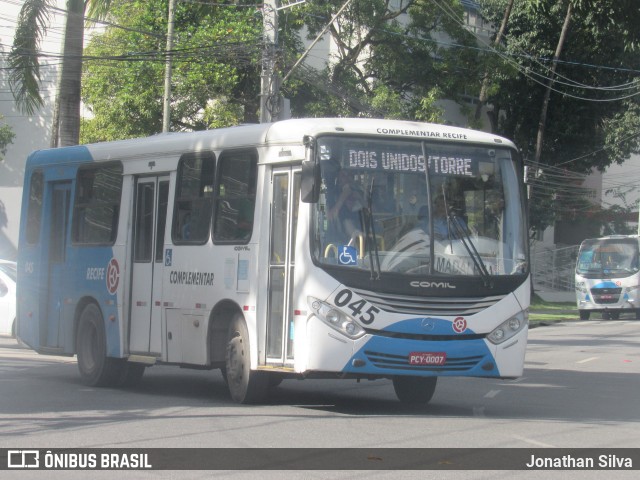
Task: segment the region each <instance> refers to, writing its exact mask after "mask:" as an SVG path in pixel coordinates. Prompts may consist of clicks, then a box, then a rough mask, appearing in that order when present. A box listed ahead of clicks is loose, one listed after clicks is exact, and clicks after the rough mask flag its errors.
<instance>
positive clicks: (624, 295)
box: [576, 235, 640, 320]
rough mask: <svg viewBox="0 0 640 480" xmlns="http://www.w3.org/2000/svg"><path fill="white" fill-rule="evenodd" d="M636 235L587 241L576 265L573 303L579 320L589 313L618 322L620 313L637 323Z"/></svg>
mask: <svg viewBox="0 0 640 480" xmlns="http://www.w3.org/2000/svg"><path fill="white" fill-rule="evenodd" d="M639 240H640V237H638V235H611V236H607V237H601V238H589V239H587V240H584V241H583V242H582V244H581V245H580V251H579V252H578V261H577V263H576V301H577V304H578V311H579V312H580V319H581V320H588V319H589V317H590V315H591V314H592V313H600V314H602V318H603V319H605V320H609V319H612V320H617V319H618V318H620V314H621V313H632V314H634V315H635V318H636V319H640V263H639V261H640V259H639V258H638V241H639Z"/></svg>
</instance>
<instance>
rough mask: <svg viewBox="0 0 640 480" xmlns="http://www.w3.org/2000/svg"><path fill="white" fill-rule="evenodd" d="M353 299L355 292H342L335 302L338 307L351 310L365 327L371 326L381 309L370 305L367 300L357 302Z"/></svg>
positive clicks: (345, 290) (338, 294) (337, 295)
mask: <svg viewBox="0 0 640 480" xmlns="http://www.w3.org/2000/svg"><path fill="white" fill-rule="evenodd" d="M352 299H353V292H352V291H351V290H347V289H346V288H345V289H344V290H340V291H339V292H338V293H337V294H336V297H335V299H334V302H335V304H336V306H337V307H340V308H342V307H345V306H346V307H347V308H348V309H349V310H351V313H352V314H353V316H354V317H357V318H358V320H360V321H361V322H362V323H364V324H365V325H370V324H372V323H373V321H374V320H375V319H376V313H379V312H380V309H379V308H377V307H374V306H373V305H369V304H368V303H367V302H366V301H365V300H355V301H353V302H352V301H351V300H352Z"/></svg>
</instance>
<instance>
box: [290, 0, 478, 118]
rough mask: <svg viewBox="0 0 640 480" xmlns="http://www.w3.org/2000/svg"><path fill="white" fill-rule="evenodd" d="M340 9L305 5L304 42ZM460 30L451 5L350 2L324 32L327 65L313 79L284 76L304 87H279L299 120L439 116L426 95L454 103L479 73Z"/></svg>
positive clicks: (412, 0)
mask: <svg viewBox="0 0 640 480" xmlns="http://www.w3.org/2000/svg"><path fill="white" fill-rule="evenodd" d="M343 4H344V1H343V0H329V1H326V2H308V3H307V4H306V6H305V7H304V8H302V9H300V15H301V18H302V20H303V22H304V23H305V25H306V27H307V31H308V37H309V39H311V38H315V37H316V36H317V35H318V33H319V32H321V31H322V29H323V28H324V27H325V26H326V25H327V24H328V23H329V21H330V20H331V18H332V17H333V16H334V14H335V13H336V12H337V11H338V10H339V9H340V7H341V6H342V5H343ZM463 25H464V22H463V8H462V6H461V4H460V2H459V1H457V0H445V1H441V2H438V5H434V3H433V2H431V1H427V0H408V1H404V2H399V3H398V2H395V3H394V2H389V1H387V0H366V1H365V0H353V1H352V2H351V3H350V4H349V6H348V7H347V8H346V9H345V11H344V12H343V14H342V15H341V16H340V17H339V18H338V19H337V20H336V21H335V22H334V23H332V24H331V26H330V28H329V30H328V33H329V35H330V36H331V39H332V41H333V42H334V44H335V45H336V47H337V48H336V52H335V54H336V57H335V58H334V59H332V62H331V63H329V64H328V65H327V67H326V69H325V70H324V71H322V72H319V73H316V74H315V75H314V74H313V73H312V72H308V71H307V72H305V71H304V69H302V71H301V72H299V73H295V72H294V75H292V78H295V79H297V80H298V81H304V82H305V83H295V82H294V81H292V82H291V83H287V84H285V85H284V90H285V92H286V93H287V95H288V96H289V97H290V98H291V102H292V110H293V111H294V113H295V114H296V115H299V116H302V115H353V116H363V115H366V116H374V117H382V116H385V117H393V118H405V119H434V118H441V117H440V114H441V111H440V109H439V108H438V107H437V105H436V103H435V101H434V96H437V98H436V100H438V99H444V98H446V99H450V100H455V101H458V102H460V103H461V104H462V103H463V100H464V93H465V87H466V85H467V84H468V83H469V78H472V79H476V80H477V79H478V78H479V76H480V75H481V74H480V72H479V70H478V63H477V61H476V56H477V53H476V50H475V49H471V48H465V47H471V46H475V39H474V38H473V36H471V35H469V33H468V32H467V31H466V30H465V29H464V26H463ZM443 39H446V40H443ZM291 63H292V62H291V61H290V60H289V61H287V64H291ZM314 77H315V78H314ZM309 83H313V84H314V88H312V89H309V87H308V84H309ZM327 92H329V93H330V94H331V96H330V97H327V95H326V93H327Z"/></svg>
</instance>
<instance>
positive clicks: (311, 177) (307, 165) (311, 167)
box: [300, 161, 320, 203]
mask: <svg viewBox="0 0 640 480" xmlns="http://www.w3.org/2000/svg"><path fill="white" fill-rule="evenodd" d="M319 199H320V165H319V164H317V163H316V162H312V161H304V162H302V178H301V179H300V201H301V202H302V203H317V202H318V200H319Z"/></svg>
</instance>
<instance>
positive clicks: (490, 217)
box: [484, 191, 504, 240]
mask: <svg viewBox="0 0 640 480" xmlns="http://www.w3.org/2000/svg"><path fill="white" fill-rule="evenodd" d="M503 213H504V198H502V195H500V194H499V193H498V192H495V191H492V192H490V193H489V196H488V197H487V201H486V202H485V210H484V234H485V236H487V237H490V238H495V239H497V240H500V239H501V238H502V225H503V222H504V218H503Z"/></svg>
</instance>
